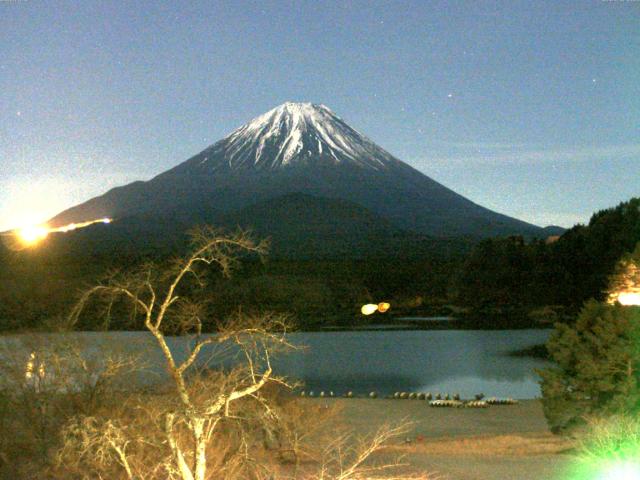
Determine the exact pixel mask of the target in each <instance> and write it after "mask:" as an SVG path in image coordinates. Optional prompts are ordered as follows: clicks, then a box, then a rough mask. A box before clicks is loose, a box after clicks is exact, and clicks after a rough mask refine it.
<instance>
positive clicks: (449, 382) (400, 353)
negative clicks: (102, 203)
mask: <svg viewBox="0 0 640 480" xmlns="http://www.w3.org/2000/svg"><path fill="white" fill-rule="evenodd" d="M549 333H550V330H492V331H487V330H392V331H391V330H378V331H341V332H308V333H294V334H291V335H290V339H291V340H292V343H295V344H297V345H301V346H302V345H304V346H306V347H307V348H305V349H304V350H301V351H295V352H293V353H289V354H286V355H280V356H277V357H276V358H275V359H274V360H273V365H274V370H275V372H276V373H277V374H279V375H284V376H287V377H290V378H296V379H299V380H301V381H302V382H304V384H305V385H304V387H303V388H304V389H305V390H314V391H315V392H320V391H322V390H324V391H327V392H328V391H334V392H335V393H336V394H337V395H341V394H343V393H344V392H346V391H348V390H351V391H353V392H354V393H355V394H360V395H364V394H366V393H368V392H370V391H373V390H375V391H376V392H378V393H379V394H380V395H388V394H391V393H394V392H396V391H407V392H430V393H432V394H435V393H443V394H444V393H449V394H454V393H459V394H460V395H461V396H462V397H464V398H470V397H473V395H475V394H476V393H480V392H482V393H484V394H485V395H486V396H497V397H513V398H520V399H525V398H535V397H537V396H539V395H540V387H539V385H538V377H537V375H536V374H535V372H534V369H535V368H542V367H545V366H546V365H547V362H545V361H543V360H540V359H535V358H530V357H514V356H509V355H508V354H509V352H512V351H514V350H520V349H524V348H527V347H530V346H532V345H536V344H540V343H544V342H545V341H546V340H547V338H548V336H549ZM73 336H74V337H78V338H81V339H82V342H83V343H84V345H85V346H91V347H90V348H89V349H90V350H94V351H95V349H96V348H97V349H100V348H104V347H105V346H112V345H117V346H119V347H124V348H126V349H127V350H131V351H139V350H142V349H143V348H146V347H145V345H149V343H148V342H151V341H152V340H153V339H152V338H151V336H150V335H149V334H147V333H145V332H109V333H100V332H83V333H75V334H73ZM55 338H57V336H56V334H42V335H39V340H37V341H36V342H35V343H36V344H35V345H29V346H28V347H23V348H14V347H17V344H19V343H23V341H22V340H21V336H7V337H2V343H4V345H5V346H8V347H9V349H10V350H13V351H16V350H23V351H25V352H26V351H28V350H34V349H35V350H37V349H38V348H39V347H38V346H37V344H40V345H51V344H52V343H54V339H55ZM30 342H33V340H30ZM169 343H170V346H171V348H172V350H173V351H174V352H175V353H176V355H177V356H178V357H180V356H182V355H183V354H184V350H185V347H186V344H187V342H186V340H185V339H184V338H170V339H169ZM12 344H13V345H12ZM151 345H152V347H153V348H154V350H153V352H154V353H153V354H152V355H151V358H150V362H151V364H153V365H155V366H156V368H157V369H159V368H160V367H161V366H162V365H164V362H163V361H162V357H161V356H160V354H159V352H158V351H157V350H155V346H154V345H153V344H151ZM83 348H87V347H83ZM210 354H211V352H205V355H206V356H209V355H210Z"/></svg>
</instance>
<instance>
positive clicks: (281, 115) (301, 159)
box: [181, 102, 398, 173]
mask: <svg viewBox="0 0 640 480" xmlns="http://www.w3.org/2000/svg"><path fill="white" fill-rule="evenodd" d="M397 162H398V160H396V159H395V158H394V157H393V156H392V155H391V154H389V153H388V152H387V151H385V150H384V149H382V148H380V147H378V146H377V145H376V144H375V143H373V142H372V141H371V140H369V139H368V138H366V137H365V136H364V135H362V134H360V133H358V132H357V131H356V130H354V129H353V128H351V127H350V126H349V125H347V124H346V123H345V122H344V121H343V120H342V119H341V118H340V117H338V116H337V115H336V114H335V113H333V112H332V111H331V110H330V109H329V108H327V107H326V106H324V105H319V104H313V103H294V102H287V103H283V104H282V105H280V106H278V107H276V108H274V109H272V110H269V111H268V112H266V113H264V114H262V115H260V116H258V117H256V118H254V119H253V120H251V121H249V122H248V123H246V124H245V125H243V126H241V127H240V128H238V129H236V130H235V131H233V132H232V133H231V134H230V135H228V136H227V137H225V138H223V139H222V140H220V141H218V142H217V143H215V144H214V145H212V146H210V147H209V148H207V149H206V150H204V151H203V152H201V153H200V154H199V155H196V156H195V157H193V158H192V159H190V160H189V161H188V162H187V164H186V165H184V170H182V169H181V170H182V172H181V173H185V172H203V171H217V170H220V169H222V168H231V169H232V170H243V169H257V170H273V169H279V168H282V167H287V166H290V165H301V164H314V165H332V164H333V165H338V164H350V165H355V166H359V167H363V168H368V169H374V170H382V169H385V168H386V167H387V166H388V165H389V164H390V163H397Z"/></svg>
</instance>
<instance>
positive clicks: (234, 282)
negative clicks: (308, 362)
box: [0, 199, 640, 331]
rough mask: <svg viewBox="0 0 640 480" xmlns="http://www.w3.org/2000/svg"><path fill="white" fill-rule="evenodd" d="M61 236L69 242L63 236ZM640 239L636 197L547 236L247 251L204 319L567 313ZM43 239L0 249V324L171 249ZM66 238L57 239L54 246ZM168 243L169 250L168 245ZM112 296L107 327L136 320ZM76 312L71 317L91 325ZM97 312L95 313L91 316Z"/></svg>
mask: <svg viewBox="0 0 640 480" xmlns="http://www.w3.org/2000/svg"><path fill="white" fill-rule="evenodd" d="M63 240H65V242H63V243H61V245H68V244H69V243H70V242H68V241H67V239H66V238H65V239H63ZM638 241H640V199H632V200H630V201H629V202H625V203H622V204H620V205H618V206H617V207H615V208H611V209H608V210H603V211H601V212H598V213H596V214H594V215H593V217H592V218H591V221H590V222H589V224H588V225H586V226H582V225H578V226H576V227H574V228H572V229H571V230H568V231H567V232H565V233H564V234H563V235H562V236H561V237H560V238H559V239H558V240H557V241H555V242H552V243H548V242H546V241H545V240H533V241H531V240H524V239H523V238H520V237H510V238H501V239H489V240H483V241H480V242H479V243H477V244H476V245H475V246H474V247H472V246H471V245H472V244H471V243H470V242H469V241H468V240H466V241H458V242H452V241H451V240H448V241H447V242H444V246H441V247H438V246H437V245H436V243H435V242H436V241H435V240H434V239H429V238H426V237H425V238H417V237H416V238H414V239H412V240H411V241H409V242H404V241H403V242H396V243H394V248H389V249H386V250H384V249H381V248H380V245H378V246H377V248H376V249H375V250H373V251H372V252H371V254H370V255H361V256H360V257H359V258H353V255H349V256H343V257H340V256H335V257H333V258H332V257H329V256H319V257H315V258H314V257H313V256H309V257H308V258H304V259H301V258H297V259H294V258H291V257H288V256H286V255H278V254H277V251H276V252H275V254H273V255H270V256H269V257H267V259H266V261H264V262H261V261H259V260H258V259H255V258H246V259H243V261H242V262H241V263H240V264H239V266H238V269H237V270H236V271H235V272H234V275H233V276H232V278H230V279H224V278H222V277H221V276H220V275H219V274H217V273H213V272H212V274H211V275H209V279H208V285H207V290H206V295H207V300H208V303H207V305H208V307H207V308H209V309H210V313H211V316H210V319H211V320H210V322H211V323H210V324H209V325H206V328H208V329H209V330H214V329H215V322H216V320H221V319H223V318H224V317H225V316H227V315H229V314H232V313H234V312H235V311H237V310H238V309H243V310H249V311H258V310H271V311H277V312H287V313H290V314H292V315H293V316H294V320H295V321H296V322H297V324H298V325H299V326H300V327H301V328H304V329H314V328H319V327H321V326H350V325H355V324H363V323H366V322H381V321H388V320H392V319H393V317H398V316H402V315H414V316H419V315H443V314H445V315H447V314H453V315H455V316H456V317H459V318H462V319H464V322H463V324H464V325H467V326H474V327H480V328H503V327H524V326H536V325H545V324H546V325H549V322H553V321H557V320H563V319H566V320H568V321H570V320H571V319H572V318H573V317H574V316H575V314H576V313H577V312H578V310H579V308H580V306H581V305H582V304H583V303H584V302H585V301H586V300H588V299H589V298H596V299H601V298H602V297H603V291H604V289H605V288H606V286H607V281H608V277H609V275H610V274H611V273H612V272H613V270H614V267H615V264H616V262H617V261H618V260H619V259H620V257H622V255H623V254H624V253H626V252H630V251H632V250H633V248H634V247H635V245H636V243H637V242H638ZM54 247H55V245H54V244H53V243H52V244H50V245H48V246H47V248H42V249H40V248H38V249H33V250H23V251H20V252H15V251H11V250H8V249H6V248H3V249H0V250H1V252H0V285H1V288H0V329H1V330H5V331H6V330H21V329H33V328H44V329H49V328H54V327H55V326H56V325H57V324H58V323H60V321H61V318H63V317H64V316H65V315H66V314H67V313H68V312H69V310H70V308H71V306H72V305H73V303H74V301H75V299H77V298H78V295H79V293H80V292H81V291H82V290H83V289H86V288H87V287H89V286H91V285H94V284H95V283H96V282H97V281H98V280H99V279H100V278H101V277H102V276H103V275H104V274H105V272H107V271H109V270H113V269H126V268H128V267H130V266H132V265H134V264H136V263H140V262H143V261H156V262H160V263H161V262H166V261H168V258H169V257H170V255H169V254H168V253H167V252H164V253H163V254H162V255H155V256H154V255H151V254H149V253H147V254H145V255H134V254H133V253H129V254H127V255H123V254H118V255H114V254H113V253H109V254H100V253H97V252H95V251H89V252H86V251H84V252H82V253H79V252H78V251H77V250H65V249H64V248H62V249H61V248H54ZM65 248H66V247H65ZM176 253H179V252H176ZM380 301H388V302H390V303H391V304H392V308H391V311H390V312H389V313H388V314H386V315H385V316H381V315H379V314H378V315H373V316H371V317H363V316H362V315H360V314H359V309H360V306H361V305H362V304H364V303H370V302H374V303H377V302H380ZM117 312H118V309H117V306H116V308H115V309H114V315H113V316H112V321H111V322H112V323H111V325H110V326H111V328H120V329H128V328H136V327H137V325H136V324H135V323H133V322H131V319H129V318H128V317H126V316H118V315H117ZM92 318H94V317H92V316H91V315H86V316H85V317H84V319H83V324H82V325H80V327H81V328H85V329H93V328H98V327H99V326H98V325H97V324H96V323H94V322H93V321H92V320H91V319H92ZM95 318H97V315H96V316H95Z"/></svg>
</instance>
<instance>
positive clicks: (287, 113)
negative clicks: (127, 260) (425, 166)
mask: <svg viewBox="0 0 640 480" xmlns="http://www.w3.org/2000/svg"><path fill="white" fill-rule="evenodd" d="M460 173H461V175H464V174H471V172H464V171H461V172H460ZM274 202H275V203H274ZM291 202H293V204H291ZM318 202H320V203H318ZM327 202H329V203H330V205H331V206H330V208H329V207H327ZM305 204H308V205H309V209H310V210H309V212H315V213H313V214H310V213H309V212H307V214H304V215H300V222H302V224H301V225H297V226H296V228H298V229H299V230H300V232H304V231H306V230H308V229H311V230H313V228H315V227H317V226H318V225H317V223H318V222H319V223H322V225H324V227H323V228H325V230H326V234H327V235H339V232H340V228H338V227H339V226H338V225H333V224H332V222H334V223H335V222H336V221H337V220H336V221H334V220H332V219H330V218H328V217H327V213H326V212H328V211H332V212H333V214H334V217H335V218H340V219H342V220H341V221H342V222H349V221H352V222H353V226H352V227H351V228H350V231H351V232H352V234H354V235H357V232H354V231H353V230H354V229H355V230H358V229H367V228H368V227H367V226H368V225H369V226H370V225H373V224H375V225H378V226H380V225H384V226H385V227H384V228H385V229H386V230H389V231H391V230H393V231H405V232H407V231H408V232H414V233H416V234H420V235H428V236H430V237H449V238H451V237H459V236H465V237H474V238H481V237H488V236H500V235H515V234H519V235H525V236H544V235H545V233H544V229H542V228H540V227H538V226H535V225H532V224H529V223H526V222H523V221H520V220H517V219H515V218H511V217H508V216H506V215H502V214H499V213H496V212H493V211H491V210H488V209H486V208H484V207H482V206H480V205H477V204H475V203H473V202H472V201H470V200H468V199H466V198H464V197H463V196H461V195H459V194H457V193H455V192H454V191H453V190H450V189H449V188H447V187H445V186H443V185H441V184H440V183H438V182H436V181H434V180H432V179H431V178H429V177H427V176H426V175H424V174H422V173H421V172H419V171H417V170H415V169H414V168H412V167H411V166H409V165H407V164H406V163H404V162H402V161H400V160H399V159H397V158H395V157H394V156H393V155H391V154H390V153H389V152H387V151H386V150H384V149H383V148H381V147H379V146H378V145H376V144H375V143H374V142H372V141H371V140H369V139H368V138H367V137H365V136H364V135H362V134H360V133H359V132H357V131H356V130H354V129H353V128H352V127H350V126H349V125H348V124H347V123H345V122H344V121H343V120H342V119H341V118H339V117H338V116H337V115H336V114H334V113H333V112H332V111H331V110H330V109H329V108H327V107H326V106H324V105H316V104H311V103H290V102H288V103H284V104H282V105H280V106H278V107H276V108H274V109H272V110H270V111H268V112H266V113H264V114H262V115H260V116H258V117H256V118H254V119H253V120H251V121H250V122H248V123H247V124H245V125H243V126H241V127H240V128H238V129H236V130H235V131H233V132H232V133H231V134H229V135H228V136H226V137H225V138H223V139H222V140H220V141H218V142H216V143H215V144H213V145H211V146H210V147H208V148H206V149H205V150H203V151H202V152H200V153H198V154H197V155H195V156H193V157H191V158H189V159H188V160H186V161H185V162H183V163H181V164H179V165H177V166H175V167H174V168H172V169H170V170H167V171H165V172H164V173H161V174H160V175H158V176H156V177H154V178H152V179H151V180H149V181H146V182H142V181H139V182H134V183H131V184H129V185H125V186H122V187H117V188H114V189H112V190H110V191H108V192H106V193H105V194H104V195H101V196H99V197H95V198H92V199H91V200H89V201H87V202H85V203H82V204H80V205H77V206H75V207H72V208H70V209H68V210H66V211H64V212H62V213H60V214H58V215H57V216H56V217H54V218H53V219H51V221H50V224H51V225H52V226H60V225H64V224H68V223H72V222H76V223H77V222H82V221H88V220H92V219H95V218H102V217H111V218H114V219H115V220H116V222H114V226H115V225H117V224H118V221H122V222H125V223H127V222H129V223H130V224H132V223H136V222H137V223H140V225H142V224H146V225H149V224H153V225H154V226H153V229H155V231H156V234H158V235H160V233H159V232H161V231H171V230H175V229H176V228H178V227H179V228H182V227H183V226H187V225H192V224H195V223H203V222H208V223H217V224H224V225H228V226H229V225H232V224H234V223H236V224H242V225H243V226H248V227H250V226H255V225H252V223H257V224H260V225H263V226H264V225H267V227H265V228H264V229H265V230H268V229H269V228H268V226H269V225H270V226H271V227H272V228H275V229H276V230H277V229H278V228H279V226H280V227H281V226H282V225H283V224H285V223H286V224H287V225H289V226H290V227H291V228H293V225H292V224H291V222H292V221H294V220H292V218H293V217H291V215H289V214H288V213H287V212H288V211H289V210H288V209H289V208H295V210H296V211H298V212H299V211H300V209H303V210H304V208H305ZM265 205H271V206H273V205H277V208H271V207H268V208H267V207H265ZM345 209H346V210H348V212H349V213H345V211H346V210H345ZM338 211H339V212H338ZM337 212H338V213H337ZM356 212H357V213H356ZM365 212H366V213H365ZM270 215H271V216H272V218H271V217H270ZM278 215H279V216H278ZM294 217H295V216H294ZM365 217H366V218H367V221H366V222H361V221H360V220H362V218H365ZM327 222H328V223H327ZM314 225H315V227H314ZM258 227H259V225H258ZM334 227H335V231H334V232H333V233H332V232H331V229H332V228H334ZM150 228H151V227H150ZM260 229H261V228H260V227H259V228H258V230H260ZM136 232H137V234H139V235H144V234H145V228H144V227H143V226H140V227H139V228H137V229H136ZM264 233H266V234H270V232H269V231H265V232H264ZM361 233H362V234H363V235H364V234H366V232H365V231H362V232H361ZM160 236H162V235H160Z"/></svg>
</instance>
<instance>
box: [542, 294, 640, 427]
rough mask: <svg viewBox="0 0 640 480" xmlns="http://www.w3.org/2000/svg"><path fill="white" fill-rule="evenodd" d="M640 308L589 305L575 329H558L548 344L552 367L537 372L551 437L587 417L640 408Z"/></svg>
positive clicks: (593, 302) (616, 305)
mask: <svg viewBox="0 0 640 480" xmlns="http://www.w3.org/2000/svg"><path fill="white" fill-rule="evenodd" d="M639 334H640V307H629V306H626V307H625V306H622V305H620V304H618V303H616V304H614V305H607V304H602V303H599V302H596V301H595V300H591V301H589V302H587V303H586V304H585V306H584V307H583V309H582V311H581V313H580V315H579V317H578V320H577V322H576V323H575V325H571V326H570V325H566V324H557V325H556V331H555V332H554V333H553V334H552V336H551V338H550V339H549V341H548V343H547V349H548V350H549V353H550V355H551V357H552V358H553V360H554V361H555V362H556V364H557V365H556V366H555V367H552V368H547V369H544V370H542V371H539V374H540V376H541V377H542V382H541V386H542V397H543V398H542V404H543V409H544V414H545V416H546V418H547V421H548V422H549V426H550V427H551V429H552V431H554V432H559V431H563V430H567V429H570V428H572V427H574V426H576V425H579V424H580V423H582V421H583V420H584V418H585V417H588V416H591V415H603V414H604V415H607V414H624V413H631V412H636V411H637V408H638V407H640V370H639V369H640V335H639Z"/></svg>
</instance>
